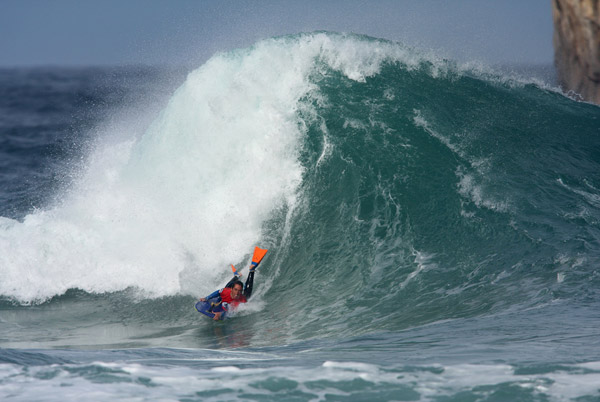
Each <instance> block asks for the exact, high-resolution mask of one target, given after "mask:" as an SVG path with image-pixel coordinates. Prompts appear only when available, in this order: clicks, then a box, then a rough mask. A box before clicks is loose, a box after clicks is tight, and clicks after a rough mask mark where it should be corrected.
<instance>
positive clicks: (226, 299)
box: [196, 247, 268, 321]
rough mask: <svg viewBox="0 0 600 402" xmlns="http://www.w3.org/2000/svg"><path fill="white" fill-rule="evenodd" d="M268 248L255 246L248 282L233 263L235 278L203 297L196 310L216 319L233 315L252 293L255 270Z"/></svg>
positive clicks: (232, 268)
mask: <svg viewBox="0 0 600 402" xmlns="http://www.w3.org/2000/svg"><path fill="white" fill-rule="evenodd" d="M267 251H268V250H267V249H262V248H259V247H255V248H254V254H253V255H252V263H251V264H250V269H249V272H248V278H247V279H246V283H245V284H242V282H241V281H240V277H241V274H240V273H239V272H238V271H237V270H236V268H235V267H234V266H233V264H232V265H231V270H232V271H233V278H231V280H230V281H229V282H227V285H225V287H223V288H222V289H219V290H216V291H214V292H213V293H211V294H210V295H208V296H206V297H203V298H201V299H200V300H199V301H198V302H197V303H196V310H198V312H200V313H202V314H204V315H205V316H207V317H210V318H212V319H213V320H215V321H220V320H223V319H225V318H227V317H230V316H231V313H232V312H233V310H235V308H236V307H237V306H238V305H239V304H240V303H246V302H247V301H248V299H250V296H251V295H252V286H253V283H254V272H255V270H256V268H257V267H258V265H259V264H260V263H261V261H262V260H263V258H264V257H265V255H266V254H267Z"/></svg>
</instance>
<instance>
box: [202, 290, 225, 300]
mask: <svg viewBox="0 0 600 402" xmlns="http://www.w3.org/2000/svg"><path fill="white" fill-rule="evenodd" d="M222 290H223V289H219V290H215V291H214V292H212V293H211V294H209V295H208V296H206V297H203V298H202V299H204V300H202V299H200V300H202V301H206V300H208V299H214V298H215V297H219V296H220V295H221V291H222Z"/></svg>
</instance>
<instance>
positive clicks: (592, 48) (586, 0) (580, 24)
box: [552, 0, 600, 104]
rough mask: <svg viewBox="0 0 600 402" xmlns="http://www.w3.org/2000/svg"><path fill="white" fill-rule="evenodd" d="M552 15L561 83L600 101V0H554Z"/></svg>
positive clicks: (569, 88) (590, 100)
mask: <svg viewBox="0 0 600 402" xmlns="http://www.w3.org/2000/svg"><path fill="white" fill-rule="evenodd" d="M552 15H553V19H554V58H555V63H556V68H557V72H558V78H559V80H560V83H561V85H562V86H563V88H564V89H565V90H572V91H574V92H576V93H578V94H580V95H581V96H582V97H583V99H584V100H586V101H589V102H594V103H597V104H600V4H599V0H552Z"/></svg>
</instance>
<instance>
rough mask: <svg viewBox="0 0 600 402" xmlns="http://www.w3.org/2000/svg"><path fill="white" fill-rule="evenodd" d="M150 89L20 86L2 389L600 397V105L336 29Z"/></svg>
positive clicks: (56, 79)
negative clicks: (216, 316) (258, 260)
mask: <svg viewBox="0 0 600 402" xmlns="http://www.w3.org/2000/svg"><path fill="white" fill-rule="evenodd" d="M154 74H155V73H154V72H152V73H150V72H139V71H138V72H136V73H131V72H130V73H128V74H117V75H116V76H111V75H110V74H108V76H107V73H106V72H105V71H98V70H90V71H83V72H82V71H78V72H74V71H62V70H61V71H60V74H59V73H57V72H56V71H54V72H48V71H42V72H37V75H36V74H30V76H27V74H25V73H23V72H15V71H6V72H4V73H3V77H4V79H3V81H2V82H3V84H2V85H3V88H4V92H5V94H9V95H11V96H12V97H13V101H12V102H7V103H6V104H4V105H3V106H2V109H3V111H2V132H3V133H4V134H3V135H4V137H5V140H4V141H3V143H2V147H1V149H0V151H1V152H2V158H3V159H4V160H6V161H9V160H10V161H12V162H10V163H8V162H7V163H5V169H6V172H7V173H6V174H4V175H3V176H2V179H1V180H3V181H4V182H3V188H5V190H3V193H2V197H1V200H2V203H3V205H2V211H3V214H4V216H5V217H4V218H0V294H1V295H2V297H3V298H2V301H1V302H0V322H1V323H2V325H1V327H0V328H1V329H0V346H1V347H2V348H3V349H1V350H0V362H2V364H0V395H2V396H3V397H4V398H6V397H9V396H10V397H13V398H16V399H21V400H47V399H65V398H66V399H71V400H72V399H78V398H81V397H83V396H84V395H86V396H88V395H92V399H98V400H104V399H119V398H120V399H136V398H139V399H142V400H145V399H149V400H150V399H152V400H155V399H161V398H162V399H166V400H237V399H241V400H340V399H346V400H435V401H449V400H456V401H465V400H507V401H514V400H540V401H546V400H596V399H598V398H599V397H600V357H599V356H598V350H599V348H598V346H599V339H600V338H599V336H598V329H597V323H598V322H599V321H598V318H600V314H599V313H598V311H599V309H598V307H599V304H598V291H597V289H598V285H599V282H600V279H599V275H598V273H597V266H598V262H599V261H598V260H599V256H600V246H599V244H600V243H599V242H598V238H599V235H600V231H599V223H600V176H599V175H598V172H599V171H600V169H599V167H600V166H599V164H600V123H599V121H598V118H599V117H600V113H599V112H598V110H599V109H598V107H597V106H594V105H590V104H585V103H581V102H576V101H574V100H572V99H570V98H568V97H566V96H564V95H563V94H562V93H560V91H559V90H558V89H556V88H554V87H553V86H552V85H551V83H548V82H546V81H544V80H543V79H540V78H532V77H523V76H518V75H516V74H513V73H508V72H494V71H493V70H492V69H490V68H487V67H484V66H478V65H465V64H459V63H455V62H452V61H449V60H443V59H439V58H437V57H436V56H435V55H434V54H427V53H424V52H422V51H419V50H416V49H412V48H408V47H405V46H403V45H402V44H398V43H391V42H386V41H381V40H376V39H373V38H367V37H360V36H351V35H350V36H349V35H339V34H333V33H313V34H305V35H297V36H290V37H282V38H274V39H269V40H265V41H262V42H259V43H257V44H256V45H255V46H253V47H252V48H249V49H240V50H236V51H233V52H229V53H223V54H217V55H215V56H214V57H213V58H212V59H211V60H209V61H208V62H207V63H206V64H205V65H203V66H201V67H200V68H198V69H196V70H194V71H192V72H190V73H189V74H188V75H187V77H186V78H181V77H180V81H179V82H183V84H182V85H180V86H179V87H178V88H177V89H176V90H171V89H168V90H167V89H165V88H171V87H169V85H167V84H164V82H162V83H158V81H161V80H157V78H156V76H155V75H154ZM31 75H34V76H35V77H36V79H35V80H34V79H33V78H31ZM38 75H39V76H38ZM15 77H21V79H22V82H23V84H22V85H21V86H19V85H20V84H18V83H19V82H21V81H19V80H18V79H16V78H15ZM93 77H95V78H93ZM98 77H104V78H103V80H104V81H102V80H101V82H102V83H103V84H102V85H98V86H96V87H95V88H98V87H100V88H102V89H103V91H99V90H98V89H95V90H90V91H91V92H90V93H91V94H92V95H93V96H96V97H98V98H99V99H100V100H98V101H96V102H88V103H85V102H82V101H81V97H77V96H74V95H73V94H74V93H81V92H82V93H84V94H85V93H86V92H85V91H86V90H89V88H88V87H87V86H86V85H89V82H90V79H91V80H92V82H94V79H96V80H98ZM111 77H112V78H111ZM115 77H119V78H118V79H117V78H115ZM121 77H129V78H128V79H125V82H126V83H127V84H126V85H125V84H124V83H123V81H122V80H123V78H121ZM134 78H135V79H134ZM40 81H41V82H42V83H43V84H44V85H42V84H40V83H39V82H40ZM175 81H177V80H175ZM15 82H17V83H16V84H15ZM85 83H88V84H85ZM15 87H16V88H17V89H15ZM48 87H50V88H52V91H54V92H52V91H50V92H51V93H50V94H47V97H46V98H44V97H43V96H41V95H40V94H39V92H41V91H42V90H41V89H40V88H46V89H47V88H48ZM23 88H29V90H30V91H33V92H34V94H35V95H32V94H31V93H30V92H28V91H25V90H24V89H23ZM32 88H33V89H32ZM36 91H37V92H36ZM77 91H80V92H77ZM134 93H135V95H131V94H134ZM56 94H63V96H64V99H63V100H62V103H59V104H57V102H56V99H57V97H56ZM68 95H70V96H71V98H69V96H68ZM90 96H91V95H90ZM128 97H130V98H128ZM5 98H6V96H5ZM31 99H36V100H37V101H38V102H41V103H42V106H40V107H32V108H31V109H28V108H27V105H32V101H31ZM44 99H46V100H45V102H46V104H48V105H52V108H50V107H48V106H47V105H46V104H44ZM61 99H62V98H61ZM69 105H75V106H69ZM71 107H73V108H75V110H78V111H79V112H78V113H80V114H81V116H83V117H80V118H78V119H75V121H76V122H78V124H77V126H76V127H74V128H73V127H71V128H68V127H65V126H61V125H60V124H58V123H57V122H61V123H62V124H63V125H68V122H72V121H73V118H72V116H73V113H74V112H73V109H71ZM16 111H19V113H21V114H20V115H19V116H22V117H21V118H18V119H16V118H14V117H13V118H11V117H10V116H15V112H16ZM89 113H91V114H92V117H89V116H88V115H87V114H89ZM38 120H39V121H38ZM65 121H66V122H65ZM32 122H36V123H35V124H33V123H32ZM57 124H58V125H57ZM88 126H90V127H88ZM67 139H68V140H67ZM15 144H16V145H15ZM73 144H75V145H73ZM11 158H13V159H14V160H13V159H11ZM19 178H21V179H19ZM25 179H26V180H25ZM23 183H31V185H25V184H23ZM255 245H259V246H262V247H265V248H268V249H269V250H270V251H269V253H268V254H267V257H266V258H265V260H264V262H263V263H262V264H261V267H260V268H259V272H258V274H257V277H256V280H255V293H254V295H253V299H252V301H251V303H249V304H248V305H246V306H243V307H242V308H240V311H238V313H237V315H236V316H235V317H234V318H232V319H230V320H228V321H225V322H222V323H213V322H211V321H210V320H206V319H204V318H203V317H202V316H200V315H199V314H198V313H197V312H195V310H194V308H193V305H194V301H195V300H196V299H197V297H200V296H205V295H207V294H208V293H210V292H212V291H213V290H214V289H216V288H218V287H220V286H222V285H223V284H224V283H225V282H226V281H227V280H228V278H229V275H230V272H229V268H228V266H229V264H230V263H233V264H236V266H238V268H239V267H247V266H248V263H249V258H250V255H249V253H250V252H251V250H252V249H253V247H254V246H255ZM244 270H245V268H244ZM244 270H242V273H244ZM48 395H51V396H50V397H48Z"/></svg>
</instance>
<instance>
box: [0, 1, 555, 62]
mask: <svg viewBox="0 0 600 402" xmlns="http://www.w3.org/2000/svg"><path fill="white" fill-rule="evenodd" d="M316 30H326V31H336V32H353V33H359V34H366V35H370V36H374V37H378V38H385V39H390V40H393V41H400V42H403V43H405V44H408V45H411V46H416V47H419V48H425V49H434V50H435V51H436V52H438V53H439V54H440V55H441V56H444V57H449V58H453V59H457V60H469V61H481V62H484V63H486V64H498V63H501V64H542V63H543V64H550V63H552V60H553V48H552V32H553V27H552V13H551V3H550V0H445V1H442V0H410V1H408V0H381V1H365V0H363V1H360V0H347V1H339V0H331V1H327V0H304V1H283V0H279V1H276V0H272V1H247V0H240V1H226V0H211V1H209V0H171V1H168V0H96V1H91V0H1V1H0V66H31V65H120V64H161V65H162V64H173V65H186V66H190V65H191V66H194V65H199V64H202V63H203V62H204V61H205V60H206V59H207V58H209V57H210V56H211V55H212V54H214V53H215V52H217V51H227V50H229V49H233V48H238V47H247V46H250V45H252V44H253V43H254V42H256V41H257V40H259V39H264V38H268V37H271V36H276V35H285V34H293V33H298V32H311V31H316Z"/></svg>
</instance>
